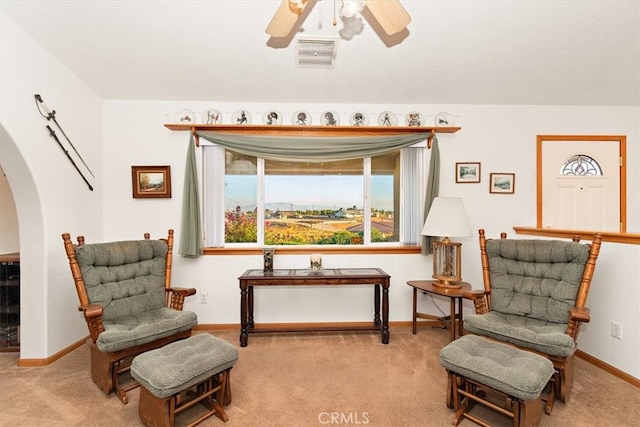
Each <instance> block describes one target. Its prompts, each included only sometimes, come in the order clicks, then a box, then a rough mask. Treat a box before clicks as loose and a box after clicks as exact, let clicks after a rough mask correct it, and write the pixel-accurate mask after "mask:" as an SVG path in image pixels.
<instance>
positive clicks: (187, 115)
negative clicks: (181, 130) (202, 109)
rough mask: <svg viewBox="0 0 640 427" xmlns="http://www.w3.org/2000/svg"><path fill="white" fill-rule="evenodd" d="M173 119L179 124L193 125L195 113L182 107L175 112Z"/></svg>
mask: <svg viewBox="0 0 640 427" xmlns="http://www.w3.org/2000/svg"><path fill="white" fill-rule="evenodd" d="M175 121H176V123H180V124H181V125H193V124H195V122H196V113H194V112H193V111H191V110H189V109H188V108H184V109H182V110H180V111H178V112H177V113H176V117H175Z"/></svg>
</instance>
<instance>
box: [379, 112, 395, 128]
mask: <svg viewBox="0 0 640 427" xmlns="http://www.w3.org/2000/svg"><path fill="white" fill-rule="evenodd" d="M397 124H398V117H396V115H395V114H394V113H392V112H391V111H383V112H382V113H380V115H379V116H378V126H397Z"/></svg>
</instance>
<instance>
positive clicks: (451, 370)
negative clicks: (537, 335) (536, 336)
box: [440, 335, 554, 427]
mask: <svg viewBox="0 0 640 427" xmlns="http://www.w3.org/2000/svg"><path fill="white" fill-rule="evenodd" d="M440 364H441V365H442V366H444V367H445V369H446V371H447V375H448V387H449V389H448V390H447V406H449V407H453V408H454V409H455V411H456V413H455V416H454V418H453V423H452V424H453V425H454V426H457V425H458V424H459V423H460V422H461V421H462V420H463V419H464V418H467V419H469V420H471V421H473V422H475V423H476V424H479V425H482V426H488V425H489V424H487V423H486V422H484V421H482V420H481V419H479V418H478V417H476V416H474V415H473V414H471V413H470V411H471V409H472V408H473V407H474V406H475V405H476V404H481V405H483V406H485V407H487V408H489V409H492V410H494V411H496V412H498V413H501V414H503V415H506V416H508V417H510V418H511V419H512V420H513V426H514V427H525V426H526V427H530V426H537V425H538V423H539V422H540V416H541V414H542V396H541V393H542V391H543V390H544V388H545V387H546V386H547V385H548V384H549V380H550V379H551V377H552V376H553V374H554V368H553V363H551V361H549V360H548V359H547V358H545V357H542V356H539V355H537V354H534V353H530V352H527V351H524V350H520V349H517V348H515V347H513V346H510V345H507V344H503V343H498V342H496V341H493V340H489V339H487V338H483V337H479V336H475V335H466V336H464V337H461V338H460V339H458V340H456V341H453V342H451V343H449V344H448V345H447V346H446V347H444V348H443V349H442V350H441V351H440ZM552 385H553V384H551V386H552ZM451 400H453V402H451ZM500 402H503V404H500Z"/></svg>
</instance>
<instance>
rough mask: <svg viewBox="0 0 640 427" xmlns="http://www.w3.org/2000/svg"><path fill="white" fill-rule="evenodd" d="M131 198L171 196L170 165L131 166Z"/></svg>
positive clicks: (166, 197)
mask: <svg viewBox="0 0 640 427" xmlns="http://www.w3.org/2000/svg"><path fill="white" fill-rule="evenodd" d="M131 182H132V186H133V198H134V199H145V198H165V199H169V198H171V166H131Z"/></svg>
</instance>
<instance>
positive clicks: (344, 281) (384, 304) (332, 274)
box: [238, 268, 391, 347]
mask: <svg viewBox="0 0 640 427" xmlns="http://www.w3.org/2000/svg"><path fill="white" fill-rule="evenodd" d="M238 280H239V281H240V325H241V330H240V346H241V347H246V346H247V344H248V341H249V334H250V333H261V332H295V331H316V332H317V331H363V330H364V331H380V335H381V337H382V343H383V344H388V343H389V285H390V280H391V277H390V276H389V275H388V274H387V273H385V272H384V271H382V270H381V269H379V268H325V269H322V270H320V271H312V270H309V269H283V270H274V271H271V272H264V271H262V270H247V271H245V272H244V273H243V274H242V276H240V277H239V278H238ZM340 285H370V286H371V285H373V288H374V292H373V307H374V317H373V324H371V325H359V326H318V327H316V326H302V327H294V326H287V327H280V328H267V327H261V328H256V327H255V320H254V318H253V306H254V299H253V287H254V286H340ZM381 291H382V292H381ZM381 297H382V298H381ZM381 314H382V316H381Z"/></svg>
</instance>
